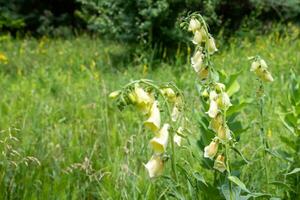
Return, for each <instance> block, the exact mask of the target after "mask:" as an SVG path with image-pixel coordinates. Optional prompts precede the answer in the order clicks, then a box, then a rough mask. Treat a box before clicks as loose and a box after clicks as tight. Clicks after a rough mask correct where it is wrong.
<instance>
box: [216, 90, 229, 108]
mask: <svg viewBox="0 0 300 200" xmlns="http://www.w3.org/2000/svg"><path fill="white" fill-rule="evenodd" d="M217 103H218V107H219V108H221V109H223V110H227V109H228V108H229V107H230V106H232V104H231V102H230V98H229V96H228V94H227V93H226V92H221V93H220V94H219V95H218V100H217Z"/></svg>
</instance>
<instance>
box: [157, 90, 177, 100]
mask: <svg viewBox="0 0 300 200" xmlns="http://www.w3.org/2000/svg"><path fill="white" fill-rule="evenodd" d="M161 92H162V93H163V95H164V96H165V97H167V98H168V100H169V101H170V102H175V101H176V93H175V92H174V90H173V89H172V88H163V89H161Z"/></svg>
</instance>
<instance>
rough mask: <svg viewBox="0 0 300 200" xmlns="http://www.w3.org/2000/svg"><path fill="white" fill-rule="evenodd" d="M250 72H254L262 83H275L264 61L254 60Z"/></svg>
mask: <svg viewBox="0 0 300 200" xmlns="http://www.w3.org/2000/svg"><path fill="white" fill-rule="evenodd" d="M250 71H252V72H254V73H255V74H256V75H257V76H258V77H259V78H260V79H261V80H262V81H265V82H273V81H274V79H273V77H272V75H271V73H270V72H269V71H268V65H267V63H266V62H265V61H264V60H263V59H259V60H254V61H253V62H252V64H251V68H250Z"/></svg>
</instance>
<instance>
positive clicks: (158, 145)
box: [150, 124, 170, 154]
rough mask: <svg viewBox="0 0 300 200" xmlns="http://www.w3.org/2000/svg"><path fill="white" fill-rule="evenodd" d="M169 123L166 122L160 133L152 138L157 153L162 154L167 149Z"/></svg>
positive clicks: (152, 145)
mask: <svg viewBox="0 0 300 200" xmlns="http://www.w3.org/2000/svg"><path fill="white" fill-rule="evenodd" d="M169 128H170V125H169V124H164V125H163V127H162V128H161V129H160V131H159V132H158V134H157V135H156V136H155V137H154V138H153V139H151V140H150V145H151V147H152V149H153V150H154V152H155V153H157V154H161V153H163V152H165V151H166V149H167V145H168V139H169Z"/></svg>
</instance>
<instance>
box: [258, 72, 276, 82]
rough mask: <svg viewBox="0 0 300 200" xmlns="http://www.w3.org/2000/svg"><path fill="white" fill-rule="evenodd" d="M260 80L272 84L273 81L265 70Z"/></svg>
mask: <svg viewBox="0 0 300 200" xmlns="http://www.w3.org/2000/svg"><path fill="white" fill-rule="evenodd" d="M261 79H262V80H263V81H266V82H273V81H274V79H273V77H272V75H271V73H270V72H269V71H267V70H266V71H264V72H263V76H262V77H261Z"/></svg>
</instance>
